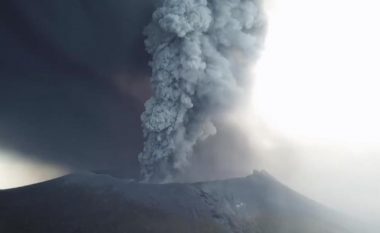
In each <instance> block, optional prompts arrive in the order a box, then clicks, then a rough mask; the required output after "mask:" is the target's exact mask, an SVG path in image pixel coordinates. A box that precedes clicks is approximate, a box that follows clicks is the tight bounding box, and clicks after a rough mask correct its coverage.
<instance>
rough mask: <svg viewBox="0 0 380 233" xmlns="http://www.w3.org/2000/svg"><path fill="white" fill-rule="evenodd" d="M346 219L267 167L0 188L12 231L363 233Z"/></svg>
mask: <svg viewBox="0 0 380 233" xmlns="http://www.w3.org/2000/svg"><path fill="white" fill-rule="evenodd" d="M344 221H345V220H344V218H343V217H342V216H340V215H339V214H337V213H335V212H334V211H332V210H329V209H328V208H326V207H324V206H322V205H320V204H318V203H316V202H314V201H311V200H309V199H307V198H305V197H303V196H302V195H300V194H298V193H296V192H294V191H292V190H291V189H289V188H287V187H285V186H284V185H282V184H280V183H279V182H278V181H276V180H275V179H274V178H272V177H271V176H270V175H269V174H267V173H266V172H254V173H253V174H252V175H251V176H248V177H245V178H236V179H230V180H224V181H214V182H204V183H195V184H161V185H160V184H141V183H137V182H132V181H126V180H122V179H117V178H113V177H111V176H107V175H95V174H89V173H88V174H73V175H68V176H65V177H62V178H58V179H55V180H52V181H48V182H44V183H40V184H36V185H31V186H27V187H23V188H18V189H12V190H5V191H1V192H0V232H6V233H18V232H28V233H34V232H35V233H37V232H38V233H45V232H46V233H48V232H49V233H51V232H54V233H60V232H62V233H128V232H131V233H140V232H141V233H145V232H146V233H148V232H151V233H171V232H173V233H180V232H184V233H185V232H189V233H211V232H217V233H224V232H226V233H227V232H233V233H235V232H236V233H348V232H360V231H356V230H355V229H354V228H353V227H352V224H351V223H350V225H348V224H347V223H345V222H344ZM360 233H362V232H360Z"/></svg>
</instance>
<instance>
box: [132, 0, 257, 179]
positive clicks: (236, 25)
mask: <svg viewBox="0 0 380 233" xmlns="http://www.w3.org/2000/svg"><path fill="white" fill-rule="evenodd" d="M263 29H264V17H263V13H262V9H261V2H260V1H259V0H208V1H207V0H164V1H163V2H162V5H161V6H160V7H159V8H157V9H156V11H155V12H154V13H153V17H152V22H151V23H150V24H149V25H148V26H147V28H146V30H145V34H146V36H147V39H146V43H145V44H146V49H147V51H148V52H149V53H150V54H151V56H152V61H151V67H152V78H151V82H152V89H153V96H152V98H151V99H149V100H148V101H147V103H146V110H145V112H144V113H143V115H142V125H143V130H144V137H145V143H144V149H143V152H142V153H141V154H140V155H139V161H140V164H141V169H142V175H143V178H144V179H145V180H146V181H151V182H167V181H172V180H173V179H175V177H176V176H177V175H179V174H180V173H181V172H182V171H183V170H184V168H186V166H187V165H188V163H189V162H188V161H189V157H190V156H191V155H192V154H193V148H194V146H195V145H196V144H197V143H199V142H201V141H203V140H205V139H207V138H208V137H209V136H211V135H214V134H215V133H216V130H217V129H216V127H215V125H214V122H215V119H216V118H217V117H218V116H219V115H221V114H223V112H225V111H227V110H228V109H230V108H231V107H233V106H234V105H235V104H236V101H237V100H238V99H239V98H240V97H241V96H243V94H244V88H243V86H244V83H245V81H244V79H245V76H244V72H243V71H244V70H245V69H246V68H247V64H248V63H250V62H252V61H254V60H255V58H256V57H257V55H258V52H259V48H260V45H261V42H262V38H263V36H262V35H263V31H264V30H263ZM246 61H250V62H246Z"/></svg>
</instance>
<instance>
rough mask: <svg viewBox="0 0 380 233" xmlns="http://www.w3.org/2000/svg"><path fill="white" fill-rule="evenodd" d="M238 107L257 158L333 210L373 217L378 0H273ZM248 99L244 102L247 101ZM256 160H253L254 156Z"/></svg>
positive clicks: (378, 136) (379, 159)
mask: <svg viewBox="0 0 380 233" xmlns="http://www.w3.org/2000/svg"><path fill="white" fill-rule="evenodd" d="M267 3H269V4H268V5H269V7H267V10H268V22H269V24H268V32H267V38H266V45H265V50H264V52H263V56H262V57H261V58H260V60H259V62H258V64H257V65H256V66H255V68H254V71H253V73H254V74H253V75H254V76H255V85H254V88H253V92H252V93H253V96H252V102H251V103H250V104H249V106H248V107H247V106H245V107H246V108H245V110H244V111H243V114H242V115H243V116H245V120H243V119H242V118H241V115H239V116H236V118H237V120H238V121H239V124H240V125H242V127H243V128H244V129H247V125H250V126H251V127H248V128H249V130H246V131H249V135H251V140H252V147H253V148H254V154H255V156H257V157H258V160H259V162H258V163H256V164H255V165H253V166H255V167H256V168H263V169H266V170H268V171H269V172H270V173H272V174H273V175H274V176H276V177H277V178H279V179H280V180H281V181H282V182H284V183H285V184H287V185H289V186H290V187H292V188H294V189H296V190H298V191H300V192H301V193H303V194H305V195H306V196H308V197H311V198H313V199H315V200H317V201H320V202H322V203H324V204H326V205H328V206H331V207H333V208H335V209H337V210H340V211H342V212H345V213H348V214H350V215H353V216H356V217H357V218H360V219H361V220H363V221H369V222H372V223H374V224H375V223H376V222H377V221H378V220H379V219H380V200H379V198H378V197H379V195H380V169H379V168H380V122H379V121H380V110H379V107H378V101H379V100H380V91H379V90H380V64H379V63H380V43H379V41H380V26H379V24H380V14H379V13H378V10H379V9H380V2H378V1H374V0H363V1H353V0H319V1H315V0H272V1H267ZM247 109H248V110H247ZM256 162H257V161H256Z"/></svg>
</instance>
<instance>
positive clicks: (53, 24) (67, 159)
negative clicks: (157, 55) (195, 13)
mask: <svg viewBox="0 0 380 233" xmlns="http://www.w3.org/2000/svg"><path fill="white" fill-rule="evenodd" d="M158 2H159V1H156V0H127V1H126V0H112V1H104V0H80V1H78V0H65V1H41V0H36V1H28V0H3V1H0V34H1V36H0V51H1V54H0V148H4V149H9V150H14V151H17V152H19V153H21V154H23V155H25V157H28V158H31V159H38V160H43V161H48V162H56V163H60V164H65V165H68V166H74V167H79V168H84V169H89V170H98V169H102V170H103V169H114V168H117V169H120V170H126V173H128V174H130V175H134V176H138V173H139V164H138V161H137V154H138V153H139V152H140V151H141V149H142V143H143V139H142V133H141V127H140V115H141V113H142V112H143V103H142V101H143V100H142V99H140V96H142V97H141V98H144V97H145V94H144V93H141V94H139V95H137V94H135V93H131V92H132V91H131V90H130V89H129V88H123V87H121V86H122V85H121V84H119V83H127V84H128V86H137V87H139V86H143V85H146V84H145V83H148V82H147V81H146V80H148V79H149V74H150V68H149V66H148V61H149V55H148V54H147V53H146V52H145V45H144V35H143V33H142V32H143V29H144V27H145V26H146V25H147V24H148V23H149V22H150V21H151V17H152V13H153V11H154V9H155V8H156V4H157V3H158ZM115 79H117V81H115ZM120 79H122V81H120ZM146 89H149V88H145V87H141V88H140V87H139V90H141V91H142V92H144V91H146ZM133 91H134V92H136V91H138V90H136V88H134V90H133ZM148 94H149V93H148ZM136 96H137V97H136Z"/></svg>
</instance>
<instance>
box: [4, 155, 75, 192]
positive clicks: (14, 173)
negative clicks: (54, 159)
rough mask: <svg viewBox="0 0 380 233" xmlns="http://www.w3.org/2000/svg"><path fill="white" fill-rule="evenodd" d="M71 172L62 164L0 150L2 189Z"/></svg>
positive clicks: (33, 182)
mask: <svg viewBox="0 0 380 233" xmlns="http://www.w3.org/2000/svg"><path fill="white" fill-rule="evenodd" d="M68 173H70V171H69V170H68V169H66V168H64V167H62V166H58V165H54V164H49V163H45V162H41V161H34V160H31V159H27V158H25V156H21V155H19V154H17V153H15V152H11V151H6V150H0V190H1V189H11V188H16V187H21V186H25V185H30V184H35V183H39V182H43V181H47V180H51V179H54V178H57V177H60V176H63V175H66V174H68Z"/></svg>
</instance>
